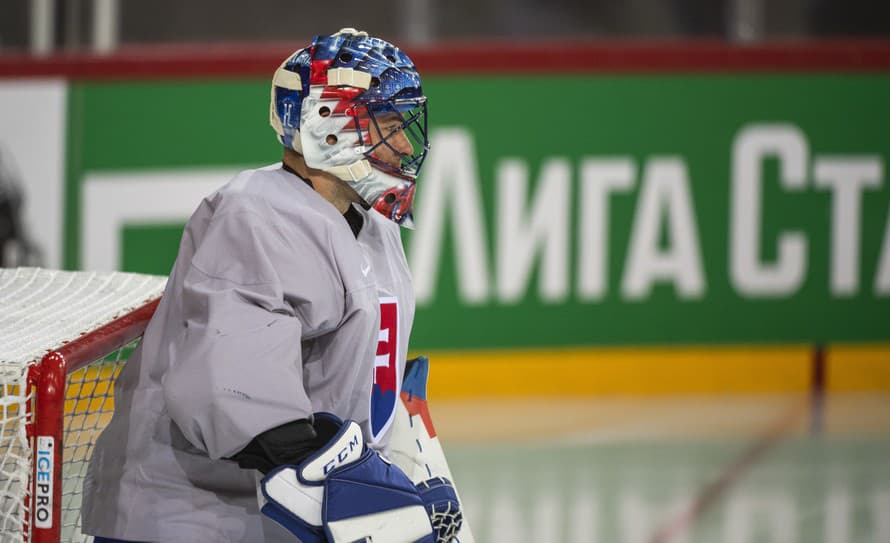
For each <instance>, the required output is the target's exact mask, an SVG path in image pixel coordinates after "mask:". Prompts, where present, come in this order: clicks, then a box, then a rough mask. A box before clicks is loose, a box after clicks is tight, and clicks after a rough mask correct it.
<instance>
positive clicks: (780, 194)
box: [64, 74, 890, 349]
mask: <svg viewBox="0 0 890 543" xmlns="http://www.w3.org/2000/svg"><path fill="white" fill-rule="evenodd" d="M425 90H426V92H427V94H428V96H429V103H430V123H431V140H432V151H431V154H430V156H429V157H428V159H427V162H426V164H425V165H424V171H423V172H422V173H421V178H420V181H419V185H418V196H417V206H416V215H417V223H418V224H417V230H416V231H414V232H406V233H405V235H404V239H405V242H406V247H407V252H408V258H409V262H410V265H411V267H412V270H413V273H414V281H415V288H416V290H417V295H418V311H417V318H416V324H415V328H414V332H413V334H412V345H413V346H414V347H415V348H418V349H464V348H466V349H475V348H505V347H545V348H549V347H556V346H597V345H628V344H642V345H647V344H651V345H664V344H726V343H750V342H757V343H798V342H833V341H841V342H874V341H886V340H888V339H890V326H888V324H890V183H888V179H887V177H888V175H887V164H888V158H890V136H888V133H887V127H888V126H890V108H887V107H886V97H887V96H890V76H886V75H867V74H862V75H853V74H848V75H843V76H840V75H806V74H799V75H775V74H773V75H771V74H738V75H726V74H722V75H716V74H707V75H681V74H674V75H663V74H658V75H602V74H590V75H549V76H547V77H543V76H539V77H536V76H506V75H491V76H484V77H483V76H479V77H468V76H445V75H440V76H437V77H429V78H427V79H426V80H425ZM267 101H268V82H267V81H266V80H265V79H237V78H236V79H229V80H225V79H223V80H219V79H216V80H212V81H187V82H183V81H174V80H157V81H152V80H148V81H136V82H134V81H127V82H115V81H101V82H85V81H80V82H78V81H74V82H72V83H71V85H70V88H69V114H68V117H69V124H68V137H67V142H68V149H67V156H68V159H67V194H66V215H65V227H66V229H65V232H66V233H65V255H64V264H65V266H66V267H69V268H78V267H93V266H97V262H96V261H95V260H94V259H92V257H91V256H90V255H91V254H94V253H95V254H100V251H99V250H96V251H94V252H90V250H89V248H88V247H87V245H89V244H94V245H95V246H96V247H98V248H100V249H102V251H101V254H109V255H111V256H110V258H112V260H111V261H110V265H111V266H114V267H119V268H122V269H126V270H129V271H143V272H152V273H167V272H168V271H169V269H170V265H171V263H172V260H173V258H174V257H175V254H176V249H177V244H178V236H179V232H180V230H181V227H182V224H183V223H184V220H185V219H186V218H187V216H188V213H189V211H190V209H188V207H189V206H192V207H193V206H194V204H195V203H196V201H195V200H194V199H195V198H199V197H200V196H199V195H200V194H201V193H202V190H204V191H205V192H206V190H205V189H207V187H213V186H218V184H220V183H222V182H225V180H226V178H227V177H228V176H230V175H231V174H233V173H235V172H236V171H238V170H239V169H242V168H246V167H255V166H260V165H264V164H268V163H271V162H275V161H277V160H278V159H279V157H280V149H279V146H278V144H277V142H276V141H275V138H274V135H273V132H272V130H271V129H270V128H269V126H268V123H267V116H268V102H267ZM109 187H111V188H115V187H117V188H120V189H121V192H119V193H118V192H115V191H114V190H105V189H107V188H109ZM184 187H189V188H188V189H186V188H184ZM137 188H138V190H137ZM128 190H132V192H127V191H128ZM140 190H141V191H143V192H139V191H140ZM128 200H129V201H128ZM128 210H132V212H131V211H128ZM106 213H107V214H106ZM103 221H105V222H103ZM94 233H95V235H94ZM95 236H105V237H108V238H109V240H108V241H105V242H102V243H99V244H96V242H95V241H94V239H93V238H94V237H95ZM108 244H110V246H111V247H113V248H114V249H113V250H108V246H109V245H108ZM103 264H104V262H103Z"/></svg>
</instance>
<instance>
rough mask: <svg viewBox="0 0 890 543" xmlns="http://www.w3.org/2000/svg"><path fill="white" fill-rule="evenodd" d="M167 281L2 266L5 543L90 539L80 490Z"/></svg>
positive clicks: (0, 452) (0, 408) (0, 432)
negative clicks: (119, 384) (123, 373)
mask: <svg viewBox="0 0 890 543" xmlns="http://www.w3.org/2000/svg"><path fill="white" fill-rule="evenodd" d="M165 283H166V278H164V277H157V276H150V275H141V274H131V273H115V272H108V273H99V272H63V271H54V270H45V269H38V268H17V269H0V543H20V542H31V543H45V542H49V541H52V542H59V541H65V542H69V541H77V542H79V541H86V540H87V538H85V537H84V536H83V535H82V534H81V531H80V504H81V485H82V481H83V477H84V475H85V474H86V468H87V462H88V460H89V457H90V454H91V453H92V449H93V443H94V442H95V440H96V438H97V437H98V435H99V433H100V432H101V431H102V428H104V427H105V425H106V424H107V423H108V421H109V420H111V415H112V413H113V410H114V398H113V383H114V379H115V378H116V376H117V374H118V373H119V372H120V369H121V367H122V365H123V363H124V362H125V361H126V359H127V357H128V356H129V353H130V352H131V351H132V349H133V348H134V347H135V345H136V343H137V341H138V339H139V338H140V337H141V335H142V332H143V331H144V330H145V327H146V325H147V324H148V320H149V319H150V318H151V315H152V313H153V312H154V309H155V308H156V307H157V304H158V300H159V298H160V296H161V293H162V291H163V288H164V285H165Z"/></svg>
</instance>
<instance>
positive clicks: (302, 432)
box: [231, 417, 340, 474]
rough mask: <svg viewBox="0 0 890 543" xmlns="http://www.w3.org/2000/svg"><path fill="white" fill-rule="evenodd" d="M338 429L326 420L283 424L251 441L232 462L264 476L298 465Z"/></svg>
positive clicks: (306, 420) (303, 420)
mask: <svg viewBox="0 0 890 543" xmlns="http://www.w3.org/2000/svg"><path fill="white" fill-rule="evenodd" d="M339 430H340V425H338V424H335V423H333V422H331V421H330V420H329V419H328V418H326V417H318V418H314V417H313V420H311V421H310V420H309V419H299V420H295V421H291V422H286V423H284V424H282V425H281V426H276V427H275V428H272V429H271V430H266V431H265V432H263V433H262V434H260V435H258V436H256V437H255V438H253V439H252V440H251V441H250V443H248V444H247V446H246V447H244V449H242V450H241V451H240V452H238V453H236V454H234V455H232V457H231V460H234V461H236V462H238V466H239V467H241V468H244V469H258V470H260V471H261V472H263V474H266V473H268V472H270V471H272V470H273V469H275V468H277V467H278V466H284V465H286V464H299V463H300V462H302V461H303V460H304V459H305V458H306V457H308V456H309V455H310V454H312V453H314V452H315V451H317V450H318V449H320V448H322V447H323V446H324V445H326V444H327V442H328V441H330V439H331V438H332V437H334V434H336V433H337V432H338V431H339Z"/></svg>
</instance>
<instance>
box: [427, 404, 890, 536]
mask: <svg viewBox="0 0 890 543" xmlns="http://www.w3.org/2000/svg"><path fill="white" fill-rule="evenodd" d="M431 400H432V406H431V411H432V416H433V419H434V420H435V421H436V425H437V430H438V431H439V437H440V439H441V440H442V442H443V444H444V447H445V451H446V454H447V455H448V457H449V460H450V462H451V467H452V471H453V473H454V477H455V479H456V481H457V483H458V487H459V489H460V492H461V494H462V497H463V499H464V502H465V507H466V512H467V515H468V518H469V520H470V522H471V525H472V526H473V531H474V534H475V536H476V539H477V541H479V542H486V543H532V542H534V543H547V542H553V543H568V542H573V543H588V542H589V543H594V542H595V543H667V542H678V543H823V542H824V543H844V542H850V543H853V542H855V543H859V542H862V543H866V542H868V543H873V542H874V543H887V542H890V395H843V396H830V397H828V398H826V399H825V400H824V401H823V402H822V403H821V406H819V405H817V404H814V402H813V401H812V399H811V398H808V397H802V396H756V397H683V398H669V397H665V398H651V397H649V398H615V399H555V398H554V399H536V400H529V399H516V400H503V399H498V400H496V401H495V400H493V401H460V402H457V401H455V402H436V401H435V399H434V398H433V399H431Z"/></svg>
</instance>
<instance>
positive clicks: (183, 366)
mask: <svg viewBox="0 0 890 543" xmlns="http://www.w3.org/2000/svg"><path fill="white" fill-rule="evenodd" d="M312 251H313V249H312V243H310V242H309V241H307V240H300V239H288V238H285V236H283V235H282V234H281V232H280V231H279V230H278V229H277V228H276V227H275V224H274V221H271V220H270V219H269V217H268V216H263V215H262V214H260V213H257V212H256V211H254V210H244V209H235V210H227V209H223V210H218V211H217V213H215V214H214V215H213V216H212V217H211V218H210V222H209V224H208V225H206V230H205V231H204V232H203V236H202V239H201V240H200V241H199V242H198V244H197V246H196V247H195V253H194V256H193V258H192V260H191V262H190V264H189V266H188V267H186V268H185V275H184V278H183V280H182V286H181V289H180V291H179V292H172V293H171V294H172V295H178V296H180V297H181V300H180V301H181V304H182V308H183V321H184V322H183V323H182V329H181V331H180V332H179V333H178V335H177V337H175V338H172V341H171V342H170V346H169V349H170V351H169V353H168V355H169V358H170V369H169V371H168V373H167V375H166V376H165V377H164V379H163V387H164V396H165V400H166V403H167V408H168V410H169V412H170V416H171V418H172V419H173V421H174V422H175V423H176V424H177V425H178V426H179V428H180V430H181V431H182V432H183V434H184V435H185V436H186V438H187V439H188V440H189V441H190V442H191V443H192V444H193V445H194V446H196V447H197V448H199V449H201V450H203V451H205V452H206V453H207V454H208V455H209V456H210V457H211V458H214V459H216V458H224V457H229V456H230V455H232V454H234V453H236V452H238V451H240V450H241V449H243V448H244V447H245V446H246V445H247V444H248V443H249V442H250V441H251V439H253V438H254V437H255V436H256V435H258V434H260V433H262V432H264V431H266V430H268V429H270V428H274V427H276V426H279V425H281V424H284V423H287V422H289V421H293V420H295V419H300V418H306V417H309V416H310V415H311V413H312V406H311V403H310V400H309V398H308V396H307V393H306V389H305V386H304V383H303V370H302V357H301V337H302V336H303V333H304V327H305V325H304V323H303V322H302V321H301V318H300V315H301V310H300V308H299V307H294V305H295V304H294V303H293V302H292V301H289V300H286V297H285V295H284V292H283V284H282V278H281V270H282V266H284V268H285V269H286V272H287V274H288V284H289V285H291V286H290V287H289V288H291V289H293V288H297V289H299V290H300V291H301V292H297V293H296V295H297V296H296V297H297V298H298V299H300V300H302V303H306V304H310V305H311V304H312V302H313V300H315V299H317V298H318V299H320V298H323V297H324V296H325V292H324V289H323V288H320V287H319V285H318V284H317V281H313V277H314V276H316V275H317V274H318V270H317V267H318V263H317V262H316V259H313V258H312ZM300 253H303V254H300ZM282 263H284V264H282ZM301 273H304V274H305V277H301V276H300V274H301ZM293 285H296V287H294V286H293ZM332 307H333V306H332ZM330 318H331V319H332V320H338V318H339V317H338V316H337V315H332V316H330Z"/></svg>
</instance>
